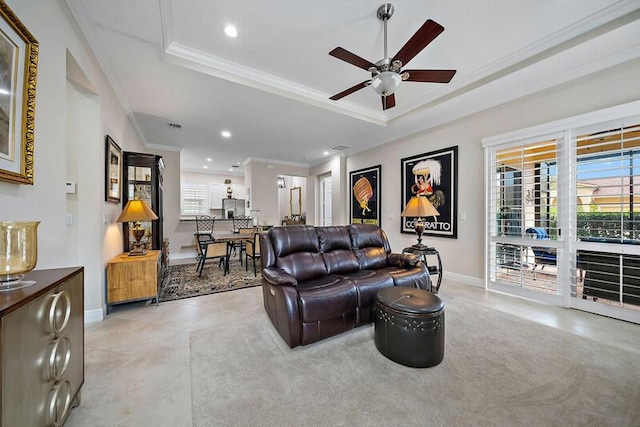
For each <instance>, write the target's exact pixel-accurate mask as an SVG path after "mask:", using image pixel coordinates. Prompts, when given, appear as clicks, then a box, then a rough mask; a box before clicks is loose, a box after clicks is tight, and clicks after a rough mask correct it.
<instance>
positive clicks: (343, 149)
mask: <svg viewBox="0 0 640 427" xmlns="http://www.w3.org/2000/svg"><path fill="white" fill-rule="evenodd" d="M349 148H351V147H349V146H348V145H334V146H333V147H331V149H332V150H336V151H345V150H348V149H349Z"/></svg>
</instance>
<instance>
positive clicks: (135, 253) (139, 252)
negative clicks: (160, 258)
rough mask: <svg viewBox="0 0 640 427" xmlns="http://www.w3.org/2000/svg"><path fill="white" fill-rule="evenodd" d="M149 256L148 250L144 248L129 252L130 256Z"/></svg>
mask: <svg viewBox="0 0 640 427" xmlns="http://www.w3.org/2000/svg"><path fill="white" fill-rule="evenodd" d="M146 254H147V250H146V249H144V248H134V249H131V251H130V252H129V256H140V255H146Z"/></svg>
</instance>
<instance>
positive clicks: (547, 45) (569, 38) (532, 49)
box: [388, 0, 640, 121]
mask: <svg viewBox="0 0 640 427" xmlns="http://www.w3.org/2000/svg"><path fill="white" fill-rule="evenodd" d="M625 16H628V20H626V21H625V20H624V19H621V18H624V17H625ZM637 19H640V3H638V2H637V1H636V0H623V1H620V2H618V3H616V4H613V5H611V6H609V7H606V8H605V9H602V10H601V11H600V12H598V13H596V14H593V15H591V16H589V17H587V18H584V19H582V20H580V21H578V22H576V23H574V24H572V25H570V26H568V27H565V28H563V29H561V30H559V31H557V32H555V33H553V34H550V35H549V36H547V37H545V38H543V39H540V40H538V41H536V42H535V43H531V44H529V45H527V46H524V47H523V48H521V49H518V50H517V51H515V52H513V53H511V54H509V55H507V56H504V57H502V58H500V59H498V60H497V61H494V62H493V63H491V64H489V65H487V66H485V67H483V68H480V69H478V70H477V71H476V72H473V73H470V74H467V75H465V76H462V77H460V78H459V79H454V81H453V82H452V83H448V84H447V85H446V86H443V87H442V88H440V89H438V90H436V91H433V92H431V93H429V94H427V95H424V96H421V97H418V98H415V99H413V100H410V101H408V102H404V103H402V104H401V105H397V106H396V107H395V108H394V109H393V110H389V116H388V121H392V120H395V119H397V118H399V117H401V116H404V115H405V114H408V113H410V112H412V111H413V110H416V109H418V108H422V107H424V106H427V105H432V104H436V103H438V102H443V101H446V100H447V99H449V98H451V97H452V96H459V95H461V94H462V93H465V92H468V91H470V90H473V89H474V88H476V87H478V86H479V85H480V84H488V83H490V82H492V81H495V80H498V79H500V78H502V77H504V76H505V75H508V74H511V73H514V72H516V71H518V70H521V69H523V68H526V67H528V66H531V65H533V64H535V63H537V62H538V61H541V60H544V59H546V58H549V57H551V56H553V55H556V54H558V53H561V52H563V51H566V50H568V49H570V48H572V47H574V46H576V43H577V44H580V41H579V40H578V38H580V37H585V36H586V35H587V34H589V33H592V32H595V31H596V30H597V29H599V28H600V27H602V26H604V25H606V24H613V25H612V28H609V29H608V30H607V32H609V31H612V30H614V29H616V28H619V27H621V26H623V25H625V24H628V23H629V21H635V20H637ZM616 20H618V21H616ZM614 21H616V22H614ZM572 42H574V43H572ZM603 68H605V67H602V68H599V69H596V68H595V67H594V68H592V71H591V72H596V71H599V70H600V69H603Z"/></svg>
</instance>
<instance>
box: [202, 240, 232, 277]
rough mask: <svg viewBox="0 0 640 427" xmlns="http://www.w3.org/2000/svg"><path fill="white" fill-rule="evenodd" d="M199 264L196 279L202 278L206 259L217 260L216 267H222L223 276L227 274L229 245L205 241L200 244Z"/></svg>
mask: <svg viewBox="0 0 640 427" xmlns="http://www.w3.org/2000/svg"><path fill="white" fill-rule="evenodd" d="M200 250H201V255H200V262H199V263H198V267H197V269H196V270H197V271H198V277H201V276H202V270H204V263H205V261H206V260H208V259H219V260H220V263H219V264H218V266H221V265H222V266H223V267H224V274H223V275H224V276H226V275H227V273H228V272H229V245H228V244H227V242H216V241H206V242H204V243H201V244H200Z"/></svg>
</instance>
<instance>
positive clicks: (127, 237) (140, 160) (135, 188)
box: [122, 151, 164, 252]
mask: <svg viewBox="0 0 640 427" xmlns="http://www.w3.org/2000/svg"><path fill="white" fill-rule="evenodd" d="M123 158H124V160H123V165H124V173H123V184H124V191H123V194H122V207H123V208H124V206H126V204H127V202H128V201H129V200H132V199H134V198H136V197H137V198H138V199H140V200H144V201H145V202H147V203H148V204H149V206H150V207H151V209H153V212H155V214H156V215H158V219H157V220H155V221H151V222H143V223H141V224H142V226H143V227H144V228H146V229H147V232H146V233H145V236H144V237H143V238H142V243H143V244H146V248H147V249H156V250H162V240H163V238H162V222H163V213H162V172H163V169H164V162H163V161H162V156H158V155H156V154H144V153H133V152H130V151H125V152H124V155H123ZM123 226H124V229H123V231H124V233H123V234H124V251H125V252H128V251H129V250H130V249H131V243H133V242H135V238H134V237H133V235H132V234H131V231H130V228H131V224H130V223H128V222H125V223H123Z"/></svg>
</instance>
